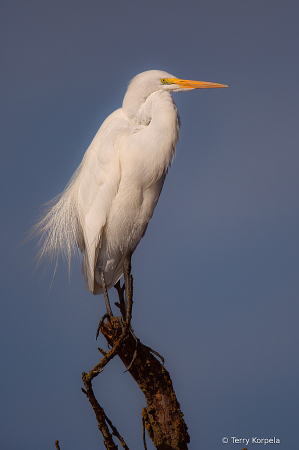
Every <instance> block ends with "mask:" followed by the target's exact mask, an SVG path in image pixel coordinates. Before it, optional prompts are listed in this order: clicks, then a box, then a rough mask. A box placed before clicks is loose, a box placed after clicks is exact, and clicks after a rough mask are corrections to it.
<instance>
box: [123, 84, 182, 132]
mask: <svg viewBox="0 0 299 450" xmlns="http://www.w3.org/2000/svg"><path fill="white" fill-rule="evenodd" d="M166 97H167V100H170V102H171V103H173V99H172V97H171V95H170V94H169V93H168V92H162V91H158V92H153V93H151V94H150V95H148V96H147V97H144V96H142V95H140V96H137V95H136V93H133V95H132V94H131V93H130V91H128V92H127V93H126V95H125V97H124V101H123V105H122V109H123V111H124V113H125V114H126V115H127V116H128V117H129V118H130V119H131V120H133V121H134V122H135V123H137V124H139V125H148V124H149V123H150V122H151V120H152V118H153V114H156V112H157V109H158V108H157V106H158V105H159V103H160V102H161V101H163V100H166Z"/></svg>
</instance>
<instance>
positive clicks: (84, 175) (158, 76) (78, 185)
mask: <svg viewBox="0 0 299 450" xmlns="http://www.w3.org/2000/svg"><path fill="white" fill-rule="evenodd" d="M223 87H227V86H226V85H223V84H218V83H206V82H202V81H190V80H181V79H178V78H176V77H174V76H173V75H170V74H169V73H166V72H162V71H159V70H150V71H147V72H143V73H141V74H139V75H137V76H136V77H135V78H133V80H132V81H131V83H130V84H129V87H128V90H127V92H126V95H125V97H124V100H123V104H122V108H120V109H118V110H116V111H115V112H114V113H112V114H111V115H110V116H109V117H108V118H107V119H106V120H105V121H104V123H103V124H102V126H101V128H100V129H99V131H98V132H97V134H96V136H95V138H94V139H93V141H92V143H91V144H90V147H89V148H88V150H87V151H86V153H85V155H84V158H83V160H82V163H81V164H80V166H79V167H78V169H77V171H76V172H75V174H74V175H73V177H72V178H71V180H70V182H69V184H68V185H67V187H66V189H65V190H64V192H63V193H62V194H61V195H60V196H59V197H57V198H56V199H54V204H52V206H51V207H50V208H49V210H48V212H47V213H46V215H45V216H44V218H43V219H42V220H41V221H40V222H39V223H38V224H37V226H36V228H35V231H36V232H37V233H39V234H41V251H40V257H42V256H44V254H46V253H49V254H50V256H51V257H53V256H57V257H58V254H59V253H63V254H65V256H66V257H67V259H68V261H69V263H70V259H71V256H72V254H73V251H74V250H75V249H78V248H79V249H80V250H81V252H82V254H83V264H82V272H83V276H84V279H85V283H86V288H87V290H88V291H89V292H92V293H93V294H101V293H103V285H105V283H106V287H107V289H110V288H111V287H113V286H114V285H115V284H116V283H117V281H118V280H119V279H120V278H121V276H122V274H123V273H124V263H125V262H127V267H128V266H129V269H130V260H131V255H132V253H133V252H134V250H135V249H136V246H137V245H138V243H139V241H140V239H141V238H142V237H143V236H144V233H145V231H146V228H147V225H148V223H149V221H150V219H151V217H152V214H153V212H154V209H155V206H156V204H157V201H158V199H159V196H160V193H161V189H162V186H163V183H164V180H165V176H166V173H167V170H168V167H169V165H170V164H171V162H172V159H173V157H174V153H175V149H176V145H177V141H178V138H179V127H180V118H179V114H178V110H177V107H176V104H175V102H174V100H173V98H172V96H171V92H178V91H187V90H191V89H205V88H223ZM125 282H126V279H125Z"/></svg>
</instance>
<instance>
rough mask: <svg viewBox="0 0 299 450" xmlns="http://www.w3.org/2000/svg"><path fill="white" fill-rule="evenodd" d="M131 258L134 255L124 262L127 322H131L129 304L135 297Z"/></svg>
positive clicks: (127, 257)
mask: <svg viewBox="0 0 299 450" xmlns="http://www.w3.org/2000/svg"><path fill="white" fill-rule="evenodd" d="M131 256H132V254H131V253H129V254H128V255H127V256H126V257H125V260H124V279H125V292H126V322H128V321H129V320H131V317H129V316H130V314H129V309H130V308H129V303H130V301H131V302H132V303H133V301H132V297H133V279H132V275H131Z"/></svg>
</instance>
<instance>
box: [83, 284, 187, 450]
mask: <svg viewBox="0 0 299 450" xmlns="http://www.w3.org/2000/svg"><path fill="white" fill-rule="evenodd" d="M131 282H132V279H131ZM118 292H119V297H120V303H119V306H121V308H120V309H121V312H122V313H123V312H124V311H123V310H124V307H123V298H122V295H123V289H122V288H120V286H118ZM128 301H129V312H130V314H129V317H128V320H127V322H125V321H123V320H122V319H121V318H119V317H110V318H109V320H107V322H106V323H102V324H101V327H100V331H101V333H102V334H103V336H104V337H105V338H106V340H107V343H108V344H109V345H110V346H111V347H112V349H111V350H110V351H108V352H107V353H106V352H104V351H103V350H101V349H99V350H100V351H101V353H102V354H103V355H104V357H103V358H102V359H101V361H100V362H99V363H98V364H97V365H96V366H95V367H94V368H93V369H92V370H91V371H90V372H89V373H88V374H87V373H83V374H82V380H83V383H84V386H85V390H83V392H84V393H85V394H86V395H87V397H88V399H89V401H90V403H91V405H92V408H93V410H94V412H95V415H96V418H97V421H98V426H99V429H100V430H101V432H102V434H103V437H104V444H105V446H106V448H107V449H109V450H115V449H117V446H116V445H115V444H114V442H113V438H112V435H114V436H117V437H118V439H119V440H120V442H121V444H122V446H123V447H124V448H125V449H128V447H127V445H126V444H125V442H124V440H123V438H122V437H121V436H120V435H119V433H118V432H117V430H116V428H115V427H114V426H113V425H112V423H111V422H110V420H109V419H108V417H107V416H106V414H105V412H104V410H103V408H102V407H101V406H100V405H99V403H98V401H97V399H96V398H95V396H94V393H93V390H92V380H93V378H94V377H96V376H97V375H98V374H99V373H100V372H101V371H102V370H103V369H104V367H105V365H106V364H107V363H108V362H109V361H110V360H111V359H112V358H114V356H115V355H118V356H119V358H120V359H121V360H122V362H123V363H124V365H125V367H126V368H127V370H128V371H129V372H130V374H131V375H132V377H133V378H134V380H135V381H136V383H137V384H138V386H139V388H140V389H141V390H142V392H143V393H144V396H145V398H146V403H147V406H146V407H144V408H143V410H142V421H143V424H144V427H145V428H146V429H147V432H148V435H149V437H150V438H151V439H152V441H153V443H154V445H155V447H156V449H157V450H187V443H188V442H189V441H190V438H189V435H188V432H187V426H186V424H185V422H184V419H183V413H182V411H181V409H180V404H179V402H178V400H177V398H176V395H175V392H174V389H173V385H172V381H171V378H170V375H169V373H168V372H167V370H166V369H165V367H164V366H163V364H161V362H160V361H158V359H157V358H155V356H154V355H153V353H155V354H157V353H156V352H153V351H152V350H151V349H150V348H149V347H147V346H145V345H143V344H142V343H141V342H140V341H139V339H137V338H136V336H135V335H134V333H133V331H132V329H131V327H130V320H131V311H132V303H133V302H132V289H131V290H130V295H129V298H128ZM108 425H109V426H110V428H111V430H112V433H110V431H109V427H108ZM143 442H144V446H145V448H146V444H145V437H144V438H143Z"/></svg>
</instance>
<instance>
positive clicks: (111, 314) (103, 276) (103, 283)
mask: <svg viewBox="0 0 299 450" xmlns="http://www.w3.org/2000/svg"><path fill="white" fill-rule="evenodd" d="M101 283H102V287H103V291H104V298H105V304H106V309H107V314H108V315H109V316H110V317H113V313H112V309H111V306H110V302H109V297H108V292H107V286H106V281H105V275H104V272H103V270H101Z"/></svg>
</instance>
